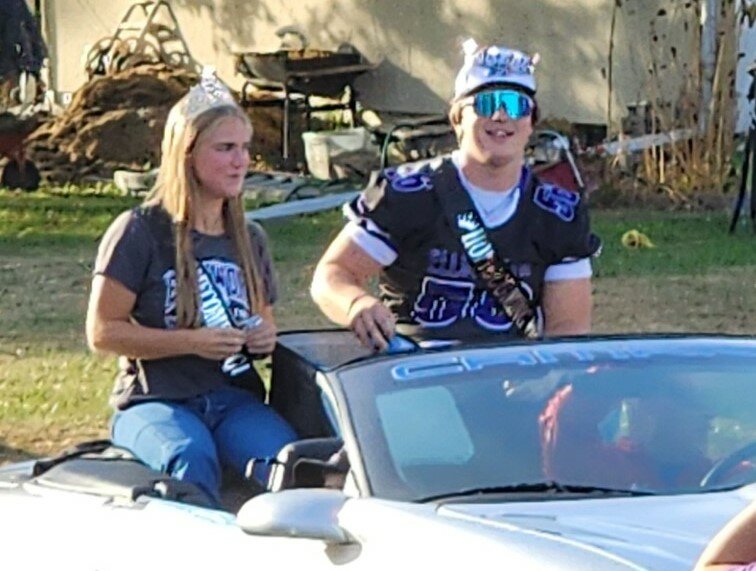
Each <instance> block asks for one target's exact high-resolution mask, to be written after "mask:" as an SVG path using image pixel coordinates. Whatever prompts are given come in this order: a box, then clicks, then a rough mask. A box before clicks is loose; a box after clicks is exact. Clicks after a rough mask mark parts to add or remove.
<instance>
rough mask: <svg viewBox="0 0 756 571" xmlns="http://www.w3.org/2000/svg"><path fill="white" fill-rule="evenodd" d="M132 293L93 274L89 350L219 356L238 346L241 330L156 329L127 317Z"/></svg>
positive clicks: (148, 355) (134, 355) (144, 355)
mask: <svg viewBox="0 0 756 571" xmlns="http://www.w3.org/2000/svg"><path fill="white" fill-rule="evenodd" d="M135 302H136V294H134V293H133V292H132V291H131V290H129V289H128V288H127V287H126V286H124V285H123V284H121V283H120V282H118V281H117V280H114V279H112V278H109V277H107V276H104V275H102V274H97V275H95V277H94V279H93V280H92V292H91V294H90V296H89V307H88V309H87V323H86V330H87V341H88V343H89V346H90V348H91V349H92V350H93V351H98V352H108V353H116V354H118V355H124V356H126V357H130V358H138V359H160V358H165V357H176V356H179V355H190V354H194V355H199V356H200V357H204V358H206V359H213V360H221V359H225V358H226V357H229V356H231V355H233V354H234V353H237V352H239V351H240V350H241V348H242V345H243V344H244V342H245V334H244V333H243V332H242V331H239V330H237V329H220V328H207V327H203V328H199V329H158V328H153V327H144V326H142V325H139V324H137V323H134V322H133V321H132V320H131V317H130V316H131V311H132V310H133V308H134V304H135Z"/></svg>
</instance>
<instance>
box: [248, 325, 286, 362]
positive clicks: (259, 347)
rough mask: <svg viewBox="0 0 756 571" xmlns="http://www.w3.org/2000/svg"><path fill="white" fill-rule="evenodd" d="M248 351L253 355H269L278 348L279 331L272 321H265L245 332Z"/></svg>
mask: <svg viewBox="0 0 756 571" xmlns="http://www.w3.org/2000/svg"><path fill="white" fill-rule="evenodd" d="M243 333H244V334H245V336H246V338H245V343H246V345H247V349H248V350H249V352H250V354H252V355H269V354H270V353H272V352H273V349H274V347H275V346H276V335H277V333H278V330H277V329H276V324H275V323H274V322H273V321H272V320H271V319H263V320H262V321H261V322H260V324H259V325H258V326H257V327H253V328H252V329H247V330H245V331H243Z"/></svg>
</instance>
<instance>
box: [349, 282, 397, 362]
mask: <svg viewBox="0 0 756 571" xmlns="http://www.w3.org/2000/svg"><path fill="white" fill-rule="evenodd" d="M348 318H349V328H350V329H351V330H352V331H353V332H354V334H355V335H356V336H357V339H359V340H360V343H362V344H363V345H364V346H365V347H367V348H368V349H371V350H373V351H376V352H378V351H383V350H385V349H386V347H388V341H389V339H391V338H392V337H393V336H394V331H395V327H396V318H395V317H394V315H393V314H392V313H391V311H389V309H388V308H387V307H386V306H385V305H383V304H382V303H381V302H380V300H378V299H376V298H375V297H373V296H372V295H368V294H362V295H360V296H358V297H356V298H355V299H354V301H353V302H352V305H351V306H350V308H349V312H348Z"/></svg>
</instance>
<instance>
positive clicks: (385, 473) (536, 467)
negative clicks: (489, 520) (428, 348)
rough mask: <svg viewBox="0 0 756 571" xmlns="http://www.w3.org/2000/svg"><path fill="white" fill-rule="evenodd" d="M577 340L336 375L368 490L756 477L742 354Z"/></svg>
mask: <svg viewBox="0 0 756 571" xmlns="http://www.w3.org/2000/svg"><path fill="white" fill-rule="evenodd" d="M580 347H581V346H580V344H578V343H576V344H574V346H572V345H568V346H566V347H565V346H560V349H559V353H558V354H555V353H554V354H550V353H548V351H547V350H546V349H543V348H538V349H523V348H522V347H519V348H512V347H508V348H489V349H469V350H465V351H460V352H458V353H456V354H454V355H453V356H450V355H449V353H444V354H439V355H423V356H419V357H412V356H408V357H407V359H406V360H403V361H401V362H400V363H399V364H397V363H396V362H392V363H388V364H381V363H376V364H375V365H373V367H375V369H374V370H371V371H370V372H369V373H367V372H366V371H365V369H364V368H361V369H360V370H359V371H357V370H354V371H349V370H347V371H344V372H342V373H341V374H340V377H341V380H342V383H343V387H344V390H345V393H346V397H347V401H348V404H349V409H350V417H351V418H352V422H353V424H354V427H353V428H354V431H355V434H356V436H357V439H358V441H359V443H360V449H361V451H362V455H363V462H364V465H365V469H366V472H367V476H368V479H369V481H370V485H371V488H372V491H373V494H374V495H376V496H379V497H386V498H392V499H404V500H423V499H428V498H434V497H439V498H442V497H448V496H453V495H455V494H461V495H464V494H465V491H466V490H485V489H490V490H502V489H507V487H513V489H515V490H516V489H517V486H522V485H523V484H528V483H532V484H538V483H542V482H558V483H559V485H560V486H563V487H564V488H565V489H569V487H570V486H574V487H578V488H576V489H580V488H579V487H581V486H582V487H584V488H585V489H587V490H590V489H606V490H617V491H621V492H632V491H638V492H643V493H651V494H681V493H701V492H707V491H712V490H716V489H723V488H732V487H737V486H740V485H743V484H746V483H751V482H754V481H756V417H755V416H754V415H753V411H754V410H756V390H754V383H756V378H754V377H755V376H756V356H754V354H753V350H752V348H746V347H743V350H742V351H740V350H738V349H737V348H735V349H733V348H732V347H727V348H724V347H723V348H722V349H721V353H720V352H719V351H718V350H717V349H716V348H715V349H711V346H709V348H708V349H707V350H706V351H705V352H701V351H698V350H697V349H696V346H695V344H690V343H687V344H686V343H683V342H680V343H669V344H666V345H665V346H664V349H663V350H662V351H659V352H653V351H649V352H638V351H637V350H635V352H629V353H623V351H622V350H621V344H620V343H619V342H615V343H607V344H606V345H605V346H602V347H604V348H603V349H602V348H601V347H599V349H596V348H595V347H596V346H595V345H593V346H592V347H591V353H586V352H585V351H583V352H582V353H581V349H580ZM636 347H637V346H636ZM381 367H383V370H381V369H380V368H381ZM542 487H543V486H542ZM548 488H549V487H548V486H546V487H545V489H544V493H549V494H552V495H553V489H551V490H549V489H548ZM531 492H534V493H536V495H537V492H538V488H537V486H534V487H533V489H532V490H531ZM472 495H474V494H472ZM565 495H569V494H565Z"/></svg>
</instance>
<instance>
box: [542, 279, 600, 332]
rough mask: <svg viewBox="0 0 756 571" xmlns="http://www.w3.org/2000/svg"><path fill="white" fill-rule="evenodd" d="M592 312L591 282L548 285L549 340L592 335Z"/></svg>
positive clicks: (545, 299)
mask: <svg viewBox="0 0 756 571" xmlns="http://www.w3.org/2000/svg"><path fill="white" fill-rule="evenodd" d="M592 310H593V299H592V292H591V279H590V278H580V279H570V280H557V281H547V282H546V283H545V284H544V287H543V313H544V318H545V320H546V329H545V331H544V335H545V336H546V337H555V336H559V335H583V334H586V333H590V331H591V313H592Z"/></svg>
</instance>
